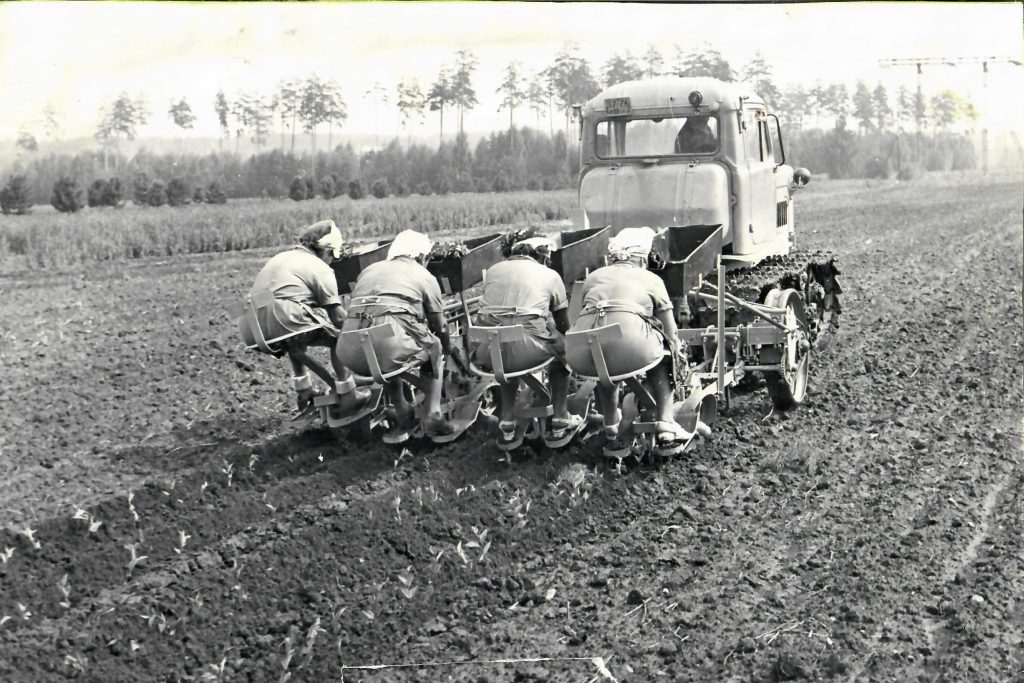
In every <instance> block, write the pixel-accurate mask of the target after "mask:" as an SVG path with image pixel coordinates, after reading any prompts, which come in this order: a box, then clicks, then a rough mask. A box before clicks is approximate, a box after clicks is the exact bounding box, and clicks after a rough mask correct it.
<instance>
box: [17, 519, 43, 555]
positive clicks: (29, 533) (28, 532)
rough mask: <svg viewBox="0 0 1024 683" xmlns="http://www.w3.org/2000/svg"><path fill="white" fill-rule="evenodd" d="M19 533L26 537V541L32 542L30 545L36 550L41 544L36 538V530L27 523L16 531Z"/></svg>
mask: <svg viewBox="0 0 1024 683" xmlns="http://www.w3.org/2000/svg"><path fill="white" fill-rule="evenodd" d="M18 533H19V534H21V535H22V536H24V537H25V538H27V539H28V542H29V543H31V544H32V547H33V548H35V549H36V550H39V549H41V548H42V547H43V546H42V544H40V543H39V541H37V540H36V530H35V529H32V528H31V527H29V526H28V525H27V524H26V525H25V528H24V529H21V530H19V531H18Z"/></svg>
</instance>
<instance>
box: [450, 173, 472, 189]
mask: <svg viewBox="0 0 1024 683" xmlns="http://www.w3.org/2000/svg"><path fill="white" fill-rule="evenodd" d="M452 192H476V183H474V182H473V177H472V176H471V175H469V174H468V173H463V174H462V175H461V176H459V177H458V178H456V179H455V182H453V183H452Z"/></svg>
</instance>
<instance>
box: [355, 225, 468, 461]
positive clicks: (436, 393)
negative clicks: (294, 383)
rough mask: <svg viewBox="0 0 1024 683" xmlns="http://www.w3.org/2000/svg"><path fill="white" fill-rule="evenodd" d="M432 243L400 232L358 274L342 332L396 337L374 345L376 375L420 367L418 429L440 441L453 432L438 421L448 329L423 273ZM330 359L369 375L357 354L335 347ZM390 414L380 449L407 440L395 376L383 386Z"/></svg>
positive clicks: (408, 412)
mask: <svg viewBox="0 0 1024 683" xmlns="http://www.w3.org/2000/svg"><path fill="white" fill-rule="evenodd" d="M431 247H432V243H431V241H430V238H429V237H427V236H426V235H424V234H421V233H418V232H414V231H412V230H405V231H404V232H401V233H399V234H398V236H397V237H395V240H394V242H392V243H391V247H390V249H389V250H388V256H387V260H385V261H381V262H379V263H374V264H372V265H370V266H368V267H367V268H366V269H365V270H364V271H363V272H362V273H360V274H359V277H358V279H357V280H356V284H355V287H354V288H353V290H352V298H351V300H350V302H349V309H348V317H347V319H346V320H345V323H344V325H343V326H342V331H343V332H348V331H350V330H361V329H366V328H369V327H374V326H375V325H382V324H388V323H390V324H391V326H392V327H393V328H394V329H395V332H396V334H395V335H394V336H392V337H390V338H387V339H384V340H382V341H380V342H375V343H374V351H375V355H376V356H377V362H378V363H379V364H380V368H381V372H382V373H383V374H385V375H388V374H390V373H394V372H397V371H398V370H400V369H402V368H406V367H409V366H413V367H421V368H422V373H421V377H422V378H423V379H424V380H425V383H424V387H423V388H424V394H425V395H426V401H427V416H426V417H425V418H424V421H423V429H424V431H426V432H427V433H428V434H430V435H434V436H444V435H448V434H453V433H454V431H455V430H454V428H453V427H452V426H451V425H450V424H448V423H447V422H446V421H445V419H444V418H443V417H442V415H441V389H442V382H443V378H444V358H445V355H446V354H447V353H448V345H449V339H448V325H447V324H446V323H445V319H444V307H443V304H442V301H441V288H440V286H439V285H438V284H437V280H436V279H435V278H434V276H433V275H431V274H430V271H428V270H427V269H426V267H425V265H426V262H427V257H428V255H429V254H430V249H431ZM336 353H337V355H338V357H339V358H340V360H341V362H342V363H343V364H344V365H346V366H347V367H350V368H352V369H353V370H354V371H355V372H357V373H359V374H360V375H367V376H369V375H370V369H369V364H368V361H367V358H366V356H365V355H364V352H363V349H361V348H359V347H358V346H355V345H352V344H346V343H341V342H339V344H338V347H337V349H336ZM384 391H385V393H386V395H387V397H388V398H389V399H390V403H391V406H392V408H393V410H394V413H393V415H392V417H393V418H394V419H393V420H392V421H391V422H392V426H391V429H390V431H389V432H388V434H386V435H385V436H384V441H385V442H386V443H400V442H401V441H404V440H405V439H407V438H408V430H409V423H410V421H411V418H412V406H411V405H410V404H409V401H408V399H407V398H406V395H405V391H404V387H403V382H402V380H401V379H400V378H399V376H398V375H396V376H395V377H392V378H390V379H389V380H388V381H387V383H386V384H385V386H384Z"/></svg>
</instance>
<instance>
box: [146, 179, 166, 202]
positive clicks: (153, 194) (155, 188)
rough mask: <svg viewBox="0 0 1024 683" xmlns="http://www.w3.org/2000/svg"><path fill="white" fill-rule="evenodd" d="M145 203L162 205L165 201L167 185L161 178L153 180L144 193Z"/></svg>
mask: <svg viewBox="0 0 1024 683" xmlns="http://www.w3.org/2000/svg"><path fill="white" fill-rule="evenodd" d="M146 203H147V204H149V205H150V206H163V205H164V204H166V203H167V186H166V185H165V184H164V181H162V180H154V181H153V184H152V185H150V186H149V191H148V192H147V193H146Z"/></svg>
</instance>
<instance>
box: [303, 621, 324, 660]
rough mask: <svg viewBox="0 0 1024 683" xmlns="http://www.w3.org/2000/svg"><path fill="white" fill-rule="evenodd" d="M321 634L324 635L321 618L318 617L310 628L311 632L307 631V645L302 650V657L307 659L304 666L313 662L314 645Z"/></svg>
mask: <svg viewBox="0 0 1024 683" xmlns="http://www.w3.org/2000/svg"><path fill="white" fill-rule="evenodd" d="M321 633H323V629H322V628H320V617H317V618H316V619H314V620H313V624H312V626H310V627H309V630H308V631H306V645H305V646H304V647H303V648H302V657H303V659H305V662H304V663H303V666H305V665H307V664H309V662H310V661H312V659H313V645H314V644H316V638H317V636H319V635H320V634H321Z"/></svg>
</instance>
